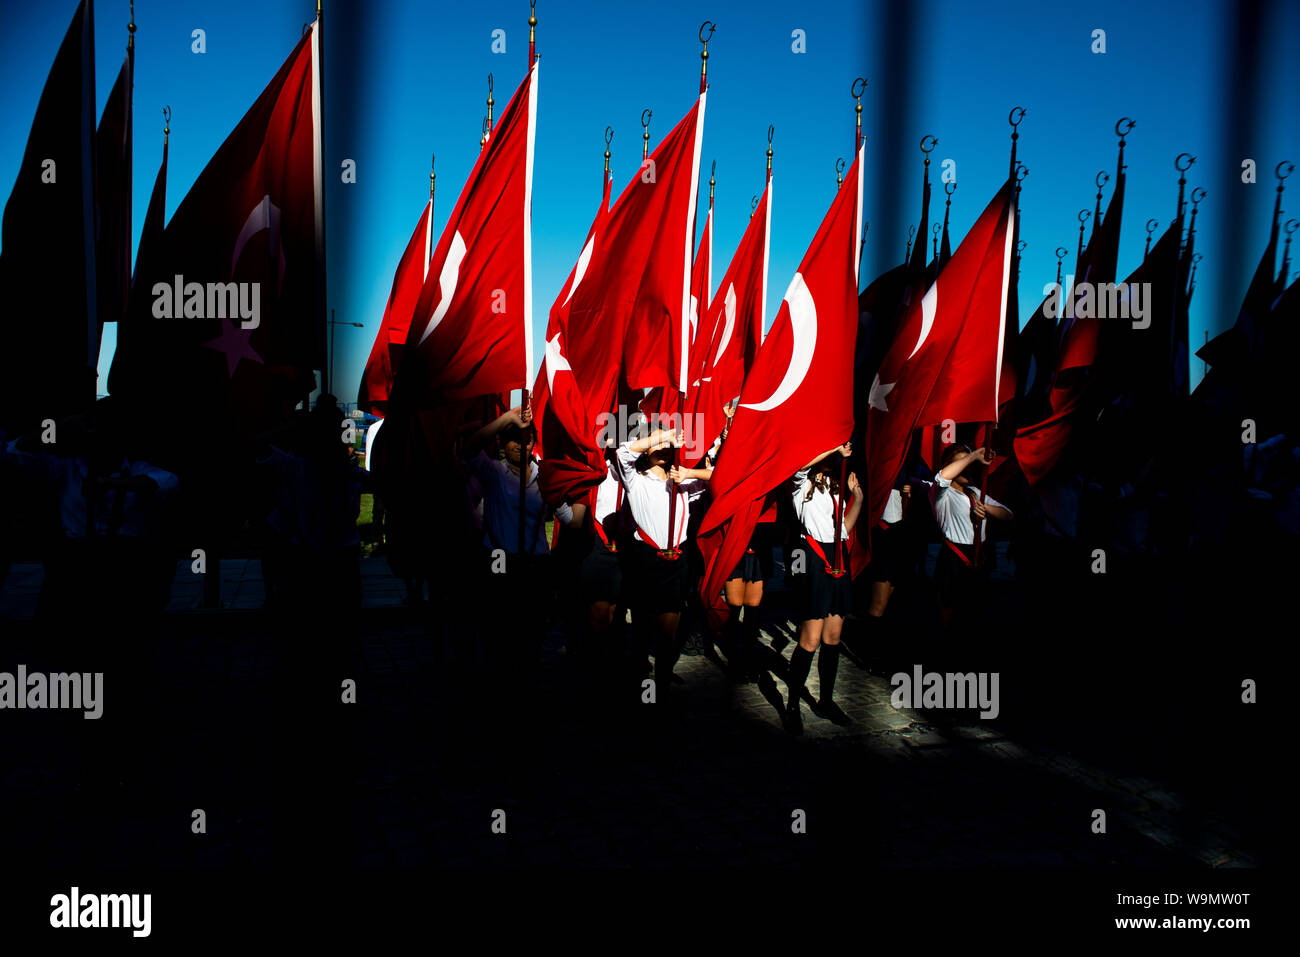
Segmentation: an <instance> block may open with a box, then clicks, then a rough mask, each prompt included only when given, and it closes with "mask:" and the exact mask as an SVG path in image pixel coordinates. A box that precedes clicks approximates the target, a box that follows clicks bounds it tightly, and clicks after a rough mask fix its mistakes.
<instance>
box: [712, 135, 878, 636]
mask: <svg viewBox="0 0 1300 957" xmlns="http://www.w3.org/2000/svg"><path fill="white" fill-rule="evenodd" d="M863 149H864V147H863V146H861V145H860V146H859V147H858V153H857V157H856V159H855V160H854V162H853V167H852V168H851V169H850V170H849V175H848V178H847V180H846V181H845V182H846V184H847V185H846V186H844V187H841V189H840V191H839V192H838V193H837V194H836V196H835V200H834V202H832V203H831V207H830V210H829V211H828V212H827V213H826V217H825V218H824V219H823V220H822V223H821V226H820V227H819V228H818V230H817V234H816V236H814V237H813V241H812V244H811V245H810V246H809V247H808V251H807V252H806V253H805V254H804V257H803V261H802V262H801V263H800V264H799V270H798V272H796V273H795V276H794V279H793V280H792V281H791V283H790V286H789V288H787V289H786V293H785V298H784V299H783V300H782V302H781V308H780V310H779V311H778V312H777V315H776V320H775V321H774V322H773V323H772V328H771V330H770V331H769V332H768V334H767V338H766V339H764V340H763V347H762V349H760V350H759V353H758V356H757V358H756V359H755V361H754V367H753V368H752V369H750V370H749V375H748V376H746V378H745V381H744V385H743V386H742V387H741V390H740V404H739V406H738V407H737V409H736V414H735V418H734V419H733V420H732V423H731V429H730V431H729V432H728V437H727V441H726V442H725V443H724V444H723V446H722V451H721V453H720V454H719V457H718V464H717V466H716V468H714V470H713V479H712V481H711V482H710V486H711V491H712V493H713V504H712V505H710V506H709V510H708V512H707V513H705V516H704V521H703V523H702V524H701V526H700V531H699V545H700V550H701V551H702V552H703V554H704V561H705V574H704V577H703V579H702V581H701V584H700V595H701V598H702V599H703V601H704V605H705V607H706V608H707V609H708V610H709V620H710V622H711V623H712V624H713V625H714V626H715V627H716V626H719V625H720V624H721V623H722V621H724V620H725V617H726V605H725V604H724V603H723V601H722V585H723V583H724V582H725V581H726V578H727V576H728V575H729V574H731V570H732V569H733V568H735V566H736V562H737V561H739V560H740V556H741V555H742V554H744V551H745V549H746V548H747V547H748V546H749V541H750V537H751V536H752V534H753V531H754V525H755V523H756V522H757V521H758V517H759V515H760V514H761V513H762V510H763V499H764V497H765V496H766V495H767V494H768V492H770V491H772V490H773V489H775V488H778V487H779V486H781V485H782V483H784V482H786V481H787V480H788V479H789V478H790V477H791V476H792V475H794V473H795V472H797V471H798V470H799V469H801V468H803V466H805V465H807V464H808V462H810V461H811V460H812V459H814V458H816V457H817V456H818V455H820V454H821V453H822V452H825V451H826V450H827V449H830V448H834V447H835V446H837V445H840V444H841V443H843V442H845V441H847V440H848V438H849V436H850V434H851V433H852V431H853V347H854V340H855V338H856V336H857V329H858V265H859V263H858V257H859V254H860V251H861V248H860V247H859V245H858V237H859V235H861V231H862V159H863ZM755 219H757V217H755Z"/></svg>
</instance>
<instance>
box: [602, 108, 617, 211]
mask: <svg viewBox="0 0 1300 957" xmlns="http://www.w3.org/2000/svg"><path fill="white" fill-rule="evenodd" d="M612 142H614V127H612V126H607V127H605V172H604V173H602V174H601V179H600V195H601V198H602V199H603V198H604V196H605V184H606V183H608V182H609V144H610V143H612Z"/></svg>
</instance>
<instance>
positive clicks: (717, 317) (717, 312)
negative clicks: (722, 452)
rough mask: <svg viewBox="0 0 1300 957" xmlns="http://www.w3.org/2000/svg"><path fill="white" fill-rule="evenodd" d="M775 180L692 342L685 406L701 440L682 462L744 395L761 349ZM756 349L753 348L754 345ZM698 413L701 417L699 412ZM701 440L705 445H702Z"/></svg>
mask: <svg viewBox="0 0 1300 957" xmlns="http://www.w3.org/2000/svg"><path fill="white" fill-rule="evenodd" d="M771 195H772V183H771V181H770V180H769V181H768V184H767V188H766V189H765V190H764V191H763V198H762V199H761V200H760V201H759V204H758V207H757V208H756V209H755V211H754V216H753V217H752V218H751V219H750V221H749V226H748V227H746V229H745V234H744V236H742V237H741V239H740V245H739V246H738V247H737V248H736V254H735V255H734V256H733V257H732V258H731V264H730V265H729V266H728V267H727V272H726V274H725V275H723V277H722V282H721V283H720V284H719V285H718V295H717V298H715V299H714V300H713V302H712V303H710V304H709V308H708V309H707V310H706V312H705V317H704V320H703V322H702V323H701V324H700V328H699V330H698V333H697V335H696V337H695V341H694V342H693V343H692V344H691V365H690V376H691V388H690V391H689V392H688V393H687V400H686V407H685V412H686V415H687V421H688V422H690V423H696V422H699V423H700V424H699V425H696V426H693V431H694V433H695V434H696V435H697V436H698V438H699V441H698V442H696V443H694V446H695V451H696V454H695V455H693V456H692V455H687V456H686V457H685V458H684V464H685V465H687V466H693V465H695V464H696V463H697V462H698V461H699V460H700V459H702V458H703V457H704V453H705V452H707V451H708V449H709V445H710V444H711V443H712V441H713V439H714V438H715V437H716V436H718V435H719V434H720V433H721V432H722V429H723V426H724V425H725V424H726V417H725V416H724V415H723V412H722V407H723V406H724V405H726V404H727V403H729V402H730V401H731V400H732V399H734V398H735V397H736V396H738V395H740V389H741V385H742V384H743V383H744V381H745V371H746V369H747V368H748V366H747V365H746V362H745V357H746V353H747V352H749V353H750V356H751V358H752V356H753V355H756V354H757V351H758V350H757V343H756V342H755V341H754V339H755V330H757V333H758V337H759V338H761V336H762V330H763V315H764V312H765V310H766V308H767V263H768V239H769V237H770V235H771V231H772V206H771ZM750 350H752V352H751V351H750ZM697 416H698V418H697ZM701 446H703V447H701Z"/></svg>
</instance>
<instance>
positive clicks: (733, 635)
mask: <svg viewBox="0 0 1300 957" xmlns="http://www.w3.org/2000/svg"><path fill="white" fill-rule="evenodd" d="M740 609H741V606H740V605H727V623H726V624H725V625H723V626H722V650H723V651H724V652H726V653H727V657H728V658H731V657H734V656H735V654H736V649H738V648H739V647H740V646H741V642H742V641H743V631H742V624H741V619H740Z"/></svg>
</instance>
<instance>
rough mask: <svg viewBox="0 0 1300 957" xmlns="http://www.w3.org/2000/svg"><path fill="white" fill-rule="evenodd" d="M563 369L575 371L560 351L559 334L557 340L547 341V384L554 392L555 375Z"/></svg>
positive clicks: (556, 335)
mask: <svg viewBox="0 0 1300 957" xmlns="http://www.w3.org/2000/svg"><path fill="white" fill-rule="evenodd" d="M561 369H565V370H568V371H569V372H572V371H573V368H572V367H571V366H570V365H569V360H568V359H566V358H564V353H563V352H561V351H560V334H559V333H558V332H557V333H556V334H555V338H553V339H548V340H546V384H547V386H548V387H550V389H551V390H552V391H554V390H555V373H556V372H558V371H560V370H561Z"/></svg>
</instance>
